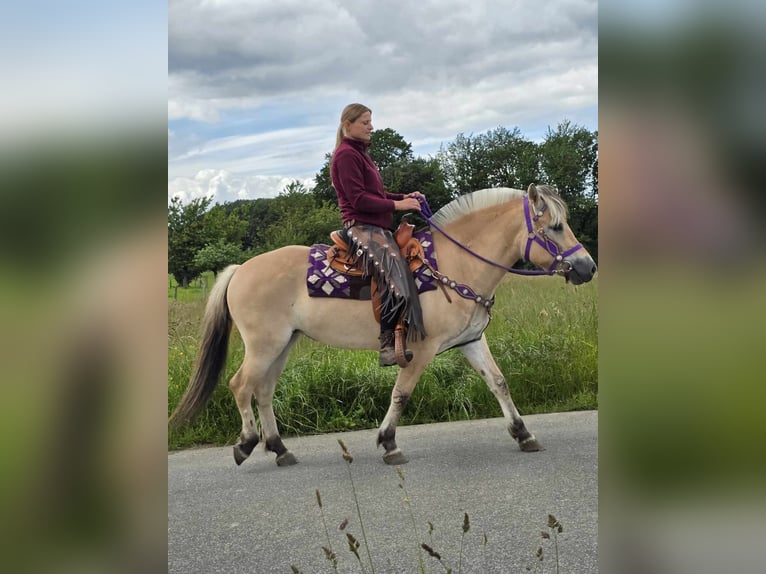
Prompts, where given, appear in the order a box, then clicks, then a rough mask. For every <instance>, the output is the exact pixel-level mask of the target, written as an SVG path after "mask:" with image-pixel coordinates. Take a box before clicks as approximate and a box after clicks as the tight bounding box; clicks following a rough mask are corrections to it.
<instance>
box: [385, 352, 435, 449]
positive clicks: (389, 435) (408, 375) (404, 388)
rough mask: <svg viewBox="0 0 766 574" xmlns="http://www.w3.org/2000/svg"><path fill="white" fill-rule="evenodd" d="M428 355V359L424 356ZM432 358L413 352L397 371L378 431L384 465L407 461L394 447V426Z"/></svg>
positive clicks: (431, 355)
mask: <svg viewBox="0 0 766 574" xmlns="http://www.w3.org/2000/svg"><path fill="white" fill-rule="evenodd" d="M426 355H428V359H427V360H426V359H425V356H426ZM432 358H433V354H428V353H426V352H424V351H423V350H418V351H416V352H415V358H414V359H413V361H412V362H410V364H409V365H407V367H406V368H404V369H399V376H398V377H397V378H396V384H395V385H394V389H393V391H391V404H390V405H389V407H388V412H387V413H386V418H384V419H383V423H382V424H381V425H380V429H379V430H378V446H380V445H383V448H384V449H385V450H386V452H385V454H384V455H383V460H384V461H385V462H386V464H405V463H406V462H407V461H408V459H407V457H406V456H404V453H402V451H401V449H399V447H398V446H396V426H397V424H398V423H399V417H401V415H402V411H404V407H405V406H407V403H408V402H409V400H410V397H411V396H412V391H413V390H414V389H415V385H416V384H417V383H418V381H419V380H420V375H422V374H423V371H424V370H425V368H426V366H427V365H428V363H429V362H430V360H431V359H432Z"/></svg>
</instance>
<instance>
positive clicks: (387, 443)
mask: <svg viewBox="0 0 766 574" xmlns="http://www.w3.org/2000/svg"><path fill="white" fill-rule="evenodd" d="M380 445H383V448H384V449H385V450H386V452H390V451H392V450H396V429H392V428H390V427H389V428H386V429H385V430H382V431H380V432H379V433H378V446H380Z"/></svg>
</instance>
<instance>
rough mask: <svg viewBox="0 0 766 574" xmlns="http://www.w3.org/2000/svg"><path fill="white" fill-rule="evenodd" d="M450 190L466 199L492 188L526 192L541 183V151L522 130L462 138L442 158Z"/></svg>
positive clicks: (442, 154)
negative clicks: (469, 195)
mask: <svg viewBox="0 0 766 574" xmlns="http://www.w3.org/2000/svg"><path fill="white" fill-rule="evenodd" d="M438 158H439V161H440V162H441V166H442V171H443V173H444V179H445V182H446V185H447V188H448V189H449V190H450V191H451V192H452V193H453V194H454V195H455V196H459V195H463V194H466V193H470V192H472V191H476V190H478V189H485V188H488V187H512V188H515V189H526V188H527V186H528V185H529V184H530V183H532V182H538V181H540V150H539V148H538V146H537V144H535V143H534V142H532V141H529V140H527V139H525V138H524V137H523V135H522V134H521V131H520V130H519V128H514V129H513V130H508V129H507V128H504V127H502V126H501V127H498V128H496V129H494V130H490V131H488V132H486V133H484V134H480V135H477V136H474V135H469V136H465V135H463V134H459V135H458V136H457V138H456V139H455V141H454V142H451V143H449V144H448V145H447V146H446V148H445V146H442V147H441V148H440V150H439V154H438Z"/></svg>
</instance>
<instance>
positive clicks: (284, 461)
mask: <svg viewBox="0 0 766 574" xmlns="http://www.w3.org/2000/svg"><path fill="white" fill-rule="evenodd" d="M294 464H298V459H297V458H295V456H293V453H291V452H289V451H288V452H283V453H282V454H280V455H279V456H278V457H277V466H292V465H294Z"/></svg>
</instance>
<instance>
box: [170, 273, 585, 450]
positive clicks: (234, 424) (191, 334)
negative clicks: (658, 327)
mask: <svg viewBox="0 0 766 574" xmlns="http://www.w3.org/2000/svg"><path fill="white" fill-rule="evenodd" d="M212 281H213V278H212V274H209V275H207V276H206V277H204V282H197V283H195V284H192V285H191V286H190V287H189V288H188V289H182V288H180V287H179V288H178V289H177V290H176V288H175V285H174V284H173V282H172V281H169V283H168V299H169V300H168V312H169V317H168V328H169V332H168V413H170V412H171V411H172V409H173V408H174V407H175V405H176V404H177V403H178V401H179V399H180V397H181V395H182V394H183V391H184V389H185V387H186V385H187V383H188V381H189V377H190V376H191V371H192V368H193V365H194V359H195V355H196V352H197V348H198V332H199V325H200V321H201V317H202V313H203V309H204V303H203V301H202V296H203V293H208V292H209V291H210V287H211V286H212ZM175 297H177V299H176V298H175ZM597 299H598V279H595V280H594V281H593V282H591V283H589V284H586V285H581V286H579V287H577V288H575V287H572V286H571V285H567V284H565V283H564V281H562V280H561V279H559V278H551V277H521V276H508V277H507V278H506V279H505V280H504V281H503V283H502V284H501V285H500V287H499V289H498V291H497V294H496V304H495V307H494V309H493V319H492V322H491V323H490V326H489V328H488V329H487V339H488V341H489V346H490V349H491V350H492V353H493V354H494V356H495V360H496V361H497V363H498V365H499V367H500V369H501V370H502V371H503V373H504V374H505V376H506V379H507V380H508V385H509V387H510V390H511V396H512V397H513V400H514V402H515V403H516V406H517V408H518V409H519V411H520V412H521V413H522V415H524V414H531V413H543V412H557V411H569V410H582V409H593V408H597V407H598V403H597V394H598V378H597V374H598V366H597V363H598V333H597V325H598V305H597ZM242 356H243V346H242V342H241V340H240V339H239V335H238V334H237V332H236V329H235V330H234V331H233V334H232V339H231V345H230V349H229V361H228V363H227V365H226V370H225V372H224V375H223V377H222V379H221V383H220V384H219V385H218V388H217V389H216V391H215V394H214V396H213V398H212V400H211V401H210V403H208V406H207V408H206V409H205V411H204V412H203V413H202V415H200V417H199V418H198V419H197V421H196V422H195V423H194V424H193V425H191V426H188V427H186V428H183V429H180V430H174V429H170V430H169V431H168V447H169V448H170V449H178V448H184V447H188V446H193V445H199V444H218V445H223V444H231V443H234V442H236V440H237V436H238V434H239V430H240V425H241V423H240V418H239V413H238V411H237V408H236V405H235V404H234V399H233V397H232V395H231V393H230V392H229V389H228V385H227V382H228V380H229V378H230V377H231V376H232V375H233V374H234V373H235V372H236V370H237V368H238V367H239V364H240V363H241V360H242ZM396 372H397V369H395V368H387V369H383V368H380V367H378V366H377V353H375V352H372V351H345V350H340V349H333V348H330V347H327V346H325V345H322V344H319V343H316V342H314V341H311V340H309V339H305V338H303V339H301V340H299V341H298V342H297V344H296V345H295V347H294V349H293V351H292V353H291V355H290V359H289V361H288V364H287V366H286V368H285V370H284V372H283V374H282V377H281V378H280V382H279V385H278V386H277V390H276V394H275V397H274V410H275V414H276V417H277V422H278V424H279V427H280V430H281V433H282V435H283V436H290V435H296V434H316V433H322V432H332V431H342V430H356V429H364V428H376V427H377V426H379V425H380V422H381V421H382V420H383V417H384V416H385V413H386V410H387V408H388V404H389V399H390V394H391V388H392V387H393V384H394V380H395V378H396ZM501 414H502V413H501V411H500V407H499V405H498V403H497V401H496V400H495V398H494V396H493V395H492V393H491V392H490V391H489V389H488V388H487V386H486V384H485V383H484V381H483V380H482V379H481V378H480V377H479V375H478V374H477V373H476V372H475V371H473V369H472V368H471V367H470V366H469V365H468V363H467V361H466V360H465V359H464V358H463V356H462V354H461V353H460V352H459V351H455V350H453V351H447V352H446V353H443V354H442V355H439V356H438V357H436V358H435V360H434V361H433V362H432V363H431V365H429V367H428V368H427V369H426V371H425V373H424V374H423V376H422V377H421V380H420V382H419V383H418V386H417V387H416V388H415V392H414V393H413V395H412V397H411V399H410V402H409V404H408V405H407V408H406V410H405V412H404V415H403V416H402V420H401V424H418V423H429V422H442V421H450V420H465V419H474V418H485V417H495V416H501Z"/></svg>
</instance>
